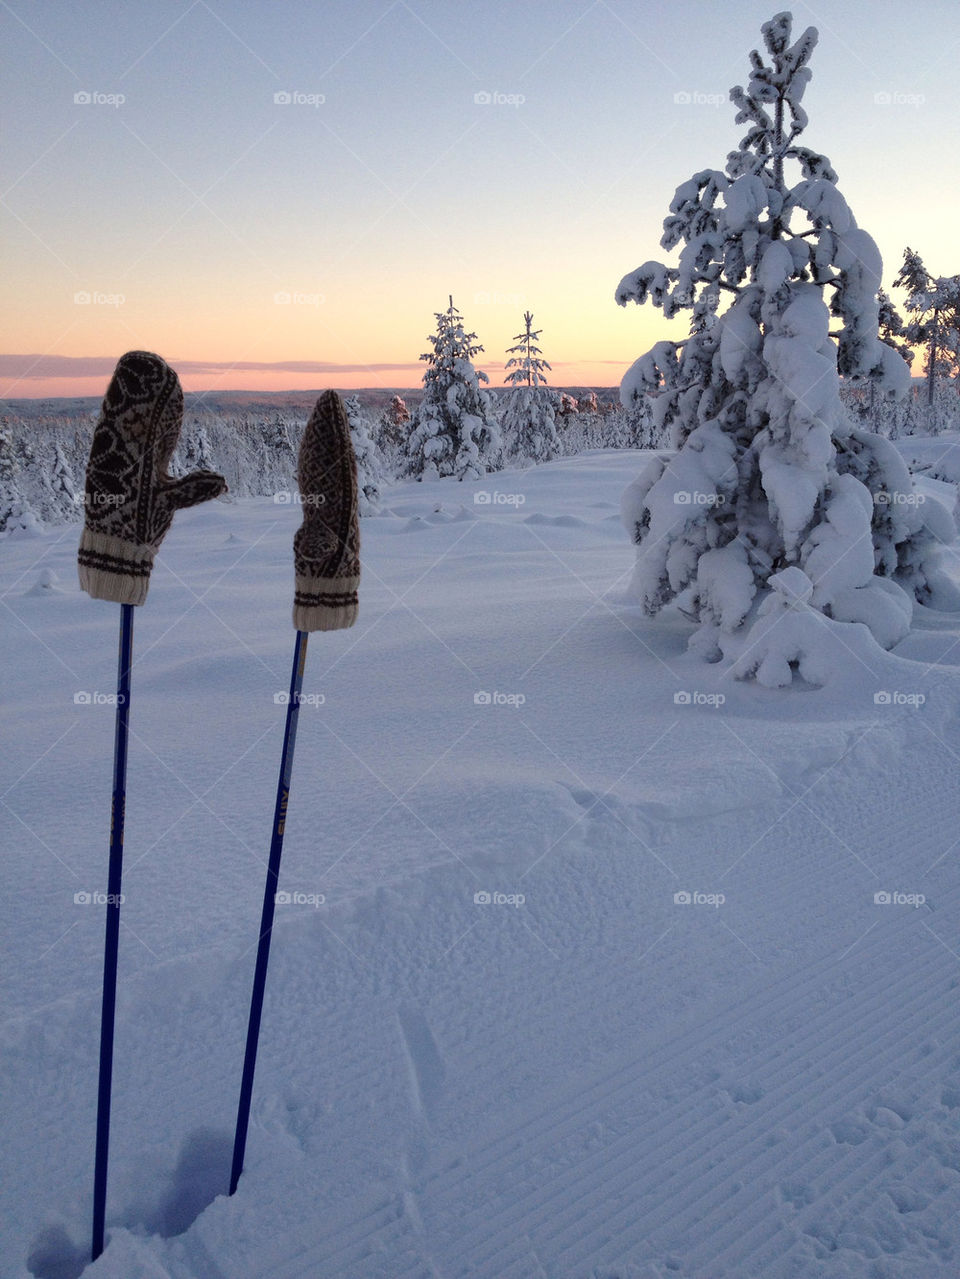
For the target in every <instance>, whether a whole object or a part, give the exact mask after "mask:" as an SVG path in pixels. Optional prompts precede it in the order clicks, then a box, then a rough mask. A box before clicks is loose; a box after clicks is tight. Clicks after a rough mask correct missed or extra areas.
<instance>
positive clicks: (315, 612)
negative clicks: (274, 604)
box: [293, 573, 360, 631]
mask: <svg viewBox="0 0 960 1279" xmlns="http://www.w3.org/2000/svg"><path fill="white" fill-rule="evenodd" d="M359 585H360V575H359V574H357V576H356V577H305V576H301V574H300V573H297V575H296V592H295V594H294V597H293V624H294V626H295V627H296V629H297V630H298V631H340V630H344V629H345V628H346V627H348V626H352V625H353V624H354V622H355V621H356V620H357V588H358V587H359Z"/></svg>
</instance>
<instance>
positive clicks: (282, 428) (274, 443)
mask: <svg viewBox="0 0 960 1279" xmlns="http://www.w3.org/2000/svg"><path fill="white" fill-rule="evenodd" d="M264 438H265V440H266V445H267V448H268V449H269V450H270V452H271V453H273V455H274V457H275V458H276V459H277V460H278V461H283V462H284V463H292V461H293V457H294V448H293V440H292V439H291V436H290V424H289V423H288V421H287V419H286V417H285V415H284V414H283V413H281V412H280V411H279V410H277V411H275V412H274V413H273V414H271V416H270V417H269V418H267V421H266V423H265V424H264Z"/></svg>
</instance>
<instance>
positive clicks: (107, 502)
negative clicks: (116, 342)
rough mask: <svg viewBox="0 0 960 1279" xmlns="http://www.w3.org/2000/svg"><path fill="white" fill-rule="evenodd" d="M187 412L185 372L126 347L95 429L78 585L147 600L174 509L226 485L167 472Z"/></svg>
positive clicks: (109, 596)
mask: <svg viewBox="0 0 960 1279" xmlns="http://www.w3.org/2000/svg"><path fill="white" fill-rule="evenodd" d="M182 418H183V390H182V389H181V386H180V379H179V378H178V377H177V375H176V373H174V371H173V369H171V368H170V366H169V365H168V364H166V363H165V362H164V361H163V360H161V358H160V356H159V355H152V354H151V353H150V352H149V351H128V352H127V354H126V355H123V356H121V357H120V360H119V361H118V363H117V367H116V369H115V370H114V374H113V377H112V378H111V380H110V385H109V386H108V387H107V394H106V396H105V397H104V401H103V407H102V408H101V410H100V419H99V421H98V422H97V425H96V427H95V428H94V432H93V444H92V446H91V448H90V461H89V462H88V464H87V485H86V501H85V520H84V528H83V536H82V537H81V539H80V551H79V555H78V557H77V558H78V561H79V571H80V585H81V586H82V587H83V589H84V590H85V591H86V592H87V593H88V594H89V595H92V596H93V598H94V599H98V600H114V601H115V602H116V603H118V604H142V603H143V601H144V600H145V599H146V598H147V588H148V586H149V585H150V570H151V569H152V568H153V557H154V556H155V555H156V553H157V549H158V548H159V546H160V543H161V542H162V541H163V539H164V536H165V535H166V532H167V529H169V527H170V525H171V523H172V522H173V516H174V513H175V512H176V511H178V510H180V508H181V507H185V506H196V504H197V503H198V502H206V501H207V500H208V499H209V498H212V497H219V495H220V494H221V493H224V492H226V488H227V485H226V481H225V480H224V478H223V476H222V475H215V474H214V472H213V471H195V472H194V473H193V474H192V475H187V476H184V478H183V479H179V480H175V479H172V478H171V477H170V476H169V475H168V473H167V467H168V466H169V464H170V458H171V457H172V456H173V450H174V449H175V448H176V446H177V438H178V436H179V434H180V425H181V421H182Z"/></svg>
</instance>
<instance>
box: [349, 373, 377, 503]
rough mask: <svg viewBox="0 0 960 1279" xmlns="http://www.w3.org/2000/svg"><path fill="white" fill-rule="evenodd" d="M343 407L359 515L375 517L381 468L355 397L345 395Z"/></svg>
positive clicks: (366, 422) (357, 399)
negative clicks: (354, 463)
mask: <svg viewBox="0 0 960 1279" xmlns="http://www.w3.org/2000/svg"><path fill="white" fill-rule="evenodd" d="M343 407H344V408H345V409H346V411H347V422H348V423H349V426H350V440H351V442H352V444H353V452H354V454H355V456H356V459H357V486H358V489H359V510H360V514H361V515H376V513H377V511H378V510H379V509H380V486H381V485H382V483H383V468H382V467H381V464H380V458H379V456H378V454H377V450H376V447H375V446H374V443H373V440H371V438H370V429H369V427H370V424H369V422H368V419H367V416H366V414H365V413H364V411H363V409H362V408H361V407H360V397H359V395H351V396H348V397H347V398H346V399H345V400H344V402H343Z"/></svg>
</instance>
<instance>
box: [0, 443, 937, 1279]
mask: <svg viewBox="0 0 960 1279" xmlns="http://www.w3.org/2000/svg"><path fill="white" fill-rule="evenodd" d="M650 460H651V459H650V455H649V454H639V453H633V454H631V453H625V452H609V453H593V454H587V455H584V456H581V457H577V458H567V459H563V460H559V461H555V462H552V463H549V464H548V465H545V466H541V467H537V468H535V469H532V470H526V471H522V472H520V471H503V472H498V473H497V474H496V475H495V476H490V475H488V476H486V477H485V478H484V479H483V480H482V481H479V482H474V481H470V480H464V481H463V482H462V483H458V482H457V481H456V480H454V479H447V480H440V481H436V480H434V481H427V480H425V481H424V482H422V483H419V484H412V483H411V484H398V485H395V486H393V487H391V488H390V489H389V490H387V492H386V494H385V495H384V499H383V507H382V510H381V513H380V514H378V515H374V516H371V517H369V518H367V519H365V520H364V523H363V563H364V578H363V582H362V585H361V612H360V620H359V621H358V623H357V626H356V627H355V628H354V629H353V630H351V631H345V632H333V633H330V634H328V635H324V636H322V637H314V638H313V639H312V640H311V644H310V650H309V656H308V660H307V669H306V678H305V682H304V692H305V693H306V694H308V695H309V694H311V693H312V694H317V695H319V694H322V695H323V697H324V699H325V700H324V701H323V703H322V704H320V703H316V704H305V705H304V707H303V709H302V711H301V715H300V729H299V735H298V742H297V759H296V763H295V768H294V775H293V789H292V794H291V801H290V810H289V817H288V823H287V833H286V845H285V850H284V861H283V867H282V870H281V880H282V887H283V888H284V889H285V890H287V891H289V892H291V893H296V892H299V893H301V894H303V896H304V898H305V899H309V898H310V897H313V898H316V897H317V896H318V895H320V894H322V895H323V897H324V901H323V902H322V903H321V904H312V903H311V902H310V901H309V900H304V902H302V903H301V904H295V903H291V904H289V905H284V906H282V907H278V919H277V925H276V929H275V933H274V938H273V949H272V956H271V966H270V973H269V978H268V983H267V997H266V1006H265V1013H264V1023H263V1029H262V1035H261V1048H260V1057H259V1063H258V1070H257V1079H256V1086H255V1092H254V1105H253V1116H252V1122H251V1129H250V1138H249V1142H248V1148H247V1164H246V1171H245V1172H244V1175H243V1177H242V1179H241V1181H240V1186H239V1189H238V1191H237V1194H236V1195H235V1196H234V1197H233V1198H232V1199H231V1198H227V1197H226V1196H225V1194H224V1193H223V1192H224V1190H225V1182H226V1178H227V1173H228V1166H229V1158H228V1155H229V1147H230V1140H231V1137H232V1127H233V1122H234V1118H235V1111H236V1100H237V1090H238V1088H239V1072H240V1064H241V1059H242V1050H243V1036H244V1033H245V1024H246V1013H247V1007H248V1000H249V995H250V985H251V981H252V971H253V956H254V948H255V940H256V934H257V923H258V919H259V910H260V898H261V893H262V887H263V875H264V858H265V856H266V851H267V843H268V836H269V825H270V815H271V813H272V804H273V792H274V787H275V784H276V769H277V766H278V763H279V751H280V739H281V734H282V727H283V715H282V708H280V707H278V706H277V705H276V704H275V702H274V695H275V693H276V692H277V691H279V690H282V689H285V688H286V686H287V679H288V675H289V662H290V657H291V653H292V647H293V643H292V641H293V634H292V631H291V629H290V626H289V621H288V617H289V603H290V592H291V590H292V574H293V566H292V557H291V550H290V544H291V539H292V536H293V532H294V529H295V527H296V525H297V524H298V522H299V519H298V515H297V512H296V510H295V509H294V508H293V507H292V506H283V507H277V506H276V505H275V504H274V503H273V502H272V501H271V500H270V499H268V498H267V499H249V500H243V501H240V502H237V503H234V504H226V503H211V504H209V506H207V507H202V508H197V509H196V510H193V511H187V512H183V513H182V514H181V515H180V516H178V520H177V522H176V523H175V524H174V527H173V529H172V530H171V532H170V534H169V535H168V537H167V539H166V541H165V543H164V546H163V549H162V554H161V556H160V560H159V562H158V564H157V567H156V569H155V571H154V578H153V582H152V584H151V590H150V598H149V601H148V603H147V605H146V606H145V607H144V608H142V609H138V610H137V613H136V636H135V652H136V655H137V663H136V666H135V669H134V673H133V700H132V705H131V726H132V729H133V737H132V739H131V745H130V777H129V789H128V803H127V831H126V843H125V852H126V865H125V877H124V891H125V893H126V894H127V896H126V901H125V903H124V906H123V915H122V918H123V926H122V928H121V947H120V989H119V1007H118V1023H117V1043H116V1072H115V1082H114V1102H113V1127H112V1148H111V1167H110V1184H109V1197H108V1247H107V1249H106V1252H105V1253H104V1255H103V1257H102V1258H101V1259H100V1260H99V1262H97V1264H96V1265H94V1266H91V1267H89V1268H88V1270H87V1271H86V1274H87V1275H88V1276H90V1279H265V1277H267V1276H269V1279H318V1277H320V1276H323V1277H324V1279H326V1277H327V1276H331V1277H332V1276H338V1277H339V1276H345V1277H347V1279H373V1277H378V1279H388V1277H389V1279H404V1277H406V1279H415V1277H419V1276H426V1275H443V1276H444V1279H453V1277H460V1276H464V1277H465V1276H467V1275H471V1276H473V1277H474V1279H482V1277H486V1279H519V1277H521V1276H522V1277H524V1279H527V1277H532V1276H535V1275H538V1276H543V1275H550V1276H557V1277H558V1279H581V1277H582V1279H587V1276H591V1275H593V1274H595V1273H596V1274H602V1275H604V1276H611V1275H617V1276H628V1275H629V1276H642V1277H643V1279H648V1277H649V1279H653V1277H659V1279H667V1276H674V1277H676V1279H707V1277H709V1279H721V1277H725V1279H754V1277H756V1279H760V1277H762V1279H787V1277H788V1276H789V1277H791V1279H796V1277H798V1276H800V1277H802V1279H807V1277H809V1279H813V1277H814V1276H816V1277H817V1279H878V1276H881V1275H882V1276H883V1277H884V1279H917V1277H918V1276H920V1275H922V1276H923V1279H954V1277H955V1275H956V1273H957V1258H958V1256H960V1251H958V1250H960V1172H958V1168H960V1067H958V1063H960V1043H958V1037H957V1019H956V992H957V989H958V985H960V970H958V967H957V958H956V953H957V951H958V949H960V925H958V922H957V921H958V918H960V916H958V907H960V883H958V875H957V863H956V857H955V852H954V844H955V840H956V811H955V809H956V754H957V752H958V751H960V714H958V712H960V668H958V667H957V666H954V665H952V664H951V663H953V662H955V661H956V655H957V653H958V652H960V629H958V625H957V620H956V619H955V618H954V619H951V618H949V617H947V616H946V615H945V614H937V613H935V612H934V611H933V610H919V616H918V619H917V622H916V623H915V629H914V631H913V633H912V634H911V636H910V638H909V640H908V641H905V642H904V645H903V646H901V648H900V649H898V650H897V651H895V652H893V653H886V652H883V651H882V650H881V649H880V648H879V647H878V646H877V644H876V643H875V642H874V641H873V640H872V639H871V637H870V635H869V632H868V630H867V628H866V626H862V625H860V626H849V625H841V624H839V623H837V622H833V621H831V620H830V619H829V618H826V617H824V616H822V615H821V614H820V613H818V612H816V611H815V610H814V609H811V608H810V606H809V605H808V604H807V603H805V602H804V601H805V599H807V598H809V591H810V590H811V589H812V583H810V582H809V579H807V581H806V582H804V581H803V580H801V579H802V578H803V577H805V574H803V572H802V570H801V569H800V568H796V567H793V568H790V569H787V570H784V571H781V572H780V573H777V574H774V575H773V576H772V577H771V579H770V582H771V587H772V589H771V590H770V592H769V593H768V594H767V596H766V600H769V601H773V603H771V604H770V605H769V607H767V609H766V611H765V612H764V613H763V615H762V616H759V617H757V618H755V619H753V625H754V627H756V626H758V625H761V624H762V626H763V628H764V629H763V632H762V633H761V632H760V631H757V630H753V631H751V632H750V634H749V635H747V634H744V633H743V632H742V631H741V632H740V633H738V635H737V636H729V637H728V640H729V643H730V644H733V645H740V646H741V652H740V655H741V656H742V657H743V660H744V662H745V664H747V665H749V663H750V662H752V661H755V660H758V659H759V661H760V662H761V665H762V667H763V676H762V679H761V681H760V682H759V683H757V682H744V681H740V680H736V679H734V678H732V677H731V672H730V668H729V666H727V665H716V666H708V665H705V664H704V663H703V662H702V661H700V660H699V659H698V658H696V657H694V656H692V655H690V654H689V653H688V652H687V651H686V644H687V638H688V636H689V633H690V630H691V625H690V623H688V622H687V620H686V619H685V618H683V617H682V616H681V615H679V614H678V613H676V612H675V611H674V612H670V611H669V610H668V611H665V612H664V613H663V614H662V615H661V616H660V617H658V618H657V619H655V620H653V621H651V620H649V619H646V618H644V617H642V616H641V615H640V612H639V610H638V609H637V608H635V607H633V606H631V605H629V604H626V603H623V602H621V596H622V592H623V590H624V587H625V584H626V581H627V579H628V577H629V575H630V573H631V571H632V568H633V560H634V552H635V548H634V547H633V546H632V545H631V544H630V541H629V540H628V539H627V538H625V537H624V535H623V532H622V530H621V528H620V525H619V517H618V515H617V505H618V503H619V500H620V496H621V490H622V488H623V475H624V471H625V470H627V471H631V472H640V471H642V470H643V468H644V467H645V466H646V465H647V464H648V463H649V462H650ZM666 460H669V459H664V461H666ZM664 461H661V462H660V463H658V464H655V465H657V466H660V467H661V468H662V466H663V464H664ZM493 489H496V490H497V491H498V492H499V493H501V494H507V495H512V496H513V497H514V498H516V497H523V499H524V500H523V502H522V503H519V502H516V501H514V502H513V503H510V504H508V503H506V502H493V501H491V502H489V503H481V504H477V503H474V501H473V498H474V495H475V494H476V493H478V492H480V491H481V490H486V491H491V490H493ZM714 491H715V490H714ZM77 537H78V528H77V527H76V526H68V527H65V528H59V529H56V530H53V531H49V532H45V533H39V534H35V535H34V536H19V535H15V536H13V537H11V538H9V539H6V540H5V541H4V542H3V543H2V545H0V595H2V602H3V605H4V616H5V618H6V623H5V625H4V627H3V631H2V634H0V644H2V651H0V661H2V664H3V665H2V668H3V671H4V677H5V679H4V683H5V699H4V729H5V736H4V740H5V742H7V743H10V746H9V748H8V749H7V750H6V751H5V752H4V755H3V760H2V765H3V786H2V791H3V792H4V793H5V801H4V805H3V806H2V807H0V831H2V839H3V845H2V846H3V849H4V855H5V862H6V866H7V891H6V893H5V894H4V896H3V899H2V903H0V910H2V921H0V922H2V929H3V937H4V952H5V953H4V962H3V966H2V980H3V984H4V998H5V1004H6V1009H7V1020H6V1021H5V1023H4V1026H3V1032H2V1033H3V1046H2V1053H0V1061H2V1065H0V1078H2V1092H3V1097H4V1102H5V1104H4V1106H3V1109H2V1115H3V1118H2V1121H0V1122H2V1124H3V1129H2V1133H0V1142H2V1145H3V1149H4V1154H5V1158H6V1162H7V1167H8V1169H10V1170H12V1175H8V1177H7V1178H6V1181H5V1185H4V1189H3V1215H4V1224H3V1229H2V1232H0V1234H2V1243H0V1272H2V1274H3V1275H4V1279H28V1276H29V1275H30V1273H31V1270H30V1269H29V1268H28V1266H27V1260H28V1258H29V1259H30V1261H31V1266H32V1269H33V1273H34V1274H35V1275H38V1276H40V1277H41V1279H53V1276H54V1275H76V1274H78V1273H79V1271H80V1268H81V1266H82V1262H83V1250H84V1248H85V1247H86V1244H87V1240H88V1235H89V1216H90V1195H91V1180H92V1152H93V1133H94V1115H95V1101H96V1065H97V1043H98V1026H99V980H100V964H101V959H102V941H103V937H102V926H103V911H102V907H98V906H97V905H94V904H92V903H91V904H75V903H74V894H75V893H77V892H93V891H104V890H105V882H104V881H105V873H106V842H107V825H108V811H107V810H108V807H109V793H110V756H111V747H112V733H113V716H112V708H111V707H110V706H109V705H105V704H98V703H97V702H95V701H91V703H90V704H77V703H75V701H74V697H75V694H76V693H77V692H78V691H81V690H83V691H86V692H89V693H91V694H93V693H95V692H97V691H99V692H102V693H108V692H109V691H110V690H111V688H112V687H113V684H114V680H115V674H116V625H117V611H116V609H114V608H113V607H111V606H110V605H106V604H103V603H101V602H97V601H93V600H90V599H88V598H87V597H85V596H83V595H82V594H81V593H80V591H79V589H78V588H77V586H76V576H75V551H76V542H77ZM735 555H736V552H735V551H730V552H729V553H728V554H726V555H725V557H724V558H725V559H726V560H727V561H728V564H727V567H726V568H724V567H723V561H722V560H721V559H719V558H718V557H717V556H716V554H715V552H713V551H710V550H707V551H705V553H704V554H703V555H702V556H701V557H700V560H699V564H700V568H701V571H702V572H703V573H704V574H707V573H708V572H713V568H714V566H719V567H718V568H717V570H716V571H717V574H718V575H719V574H724V575H725V574H727V573H728V572H729V573H731V574H735V571H736V570H735ZM950 568H951V569H952V571H953V572H954V573H956V563H955V562H952V563H951V564H950ZM38 584H39V585H40V586H41V589H40V590H39V591H35V590H34V587H35V586H37V585H38ZM758 607H762V605H759V606H758ZM814 628H815V632H814V633H816V634H817V635H820V636H825V637H826V638H825V641H824V640H823V639H821V640H819V641H818V648H817V652H818V656H817V658H816V659H810V664H809V665H807V664H805V660H806V659H805V658H804V657H803V650H804V646H805V644H806V643H807V642H808V639H809V636H808V634H807V632H811V631H813V630H814ZM928 642H929V643H928ZM751 644H753V645H754V646H755V647H754V650H753V652H751V651H749V646H750V645H751ZM914 645H916V646H918V649H922V650H923V651H922V652H920V651H918V652H917V656H916V660H913V659H912V658H911V657H909V656H903V655H900V654H911V653H912V652H913V651H914V649H913V647H912V646H914ZM931 645H939V646H940V649H939V651H940V652H941V653H942V656H940V657H933V656H931V654H930V651H929V649H930V646H931ZM761 649H762V650H763V652H762V654H761V653H760V652H759V650H761ZM791 652H793V653H795V654H799V655H800V656H799V659H798V660H799V661H800V675H801V676H802V677H803V678H804V679H806V678H807V677H809V680H808V682H806V683H801V682H800V681H799V680H798V679H797V678H796V677H795V676H794V677H793V683H792V686H791V687H789V688H784V689H779V690H777V691H772V690H771V689H770V688H769V687H765V685H769V684H776V683H781V682H785V680H784V671H783V662H784V661H786V662H787V667H788V671H787V674H788V675H789V674H790V672H789V660H790V653H791ZM731 656H732V653H731ZM827 667H828V668H829V669H825V668H827ZM821 676H825V677H826V679H827V684H826V687H825V688H823V689H822V690H819V691H817V690H815V689H813V688H812V687H811V685H812V684H813V683H814V682H817V681H819V679H820V677H821ZM478 692H487V693H489V694H490V696H491V700H490V702H489V703H485V704H478V703H477V702H475V700H474V698H475V695H476V694H477V693H478ZM495 694H496V695H498V696H497V697H496V698H495V697H494V695H495ZM520 696H522V697H523V698H524V699H525V700H524V701H523V702H522V703H521V702H519V701H518V700H517V699H518V697H520ZM505 698H512V699H513V700H512V701H508V700H504V699H505ZM877 698H879V699H880V700H879V701H877V700H875V699H877ZM721 699H722V700H721ZM911 699H912V700H911ZM920 699H923V700H920ZM478 893H487V894H490V895H491V897H492V896H493V894H497V893H499V894H502V895H503V898H504V899H509V898H513V899H514V900H513V901H512V902H509V901H507V900H499V899H498V900H491V901H490V902H483V901H481V902H479V903H478V902H475V900H474V898H475V895H476V894H478ZM878 893H879V894H884V893H886V894H887V895H888V896H890V897H891V900H890V903H889V904H876V903H875V900H874V896H875V894H878ZM675 894H680V895H681V898H680V901H678V902H675V900H674V895H675ZM684 894H686V895H687V896H688V897H689V899H690V900H689V901H685V900H684V897H683V895H684ZM894 894H899V895H900V896H901V897H903V898H910V897H912V898H914V899H916V898H917V897H918V896H922V897H923V899H924V900H923V902H922V903H915V902H908V901H904V902H902V903H901V902H900V901H899V898H895V897H893V896H892V895H894ZM520 895H522V896H523V898H524V901H523V902H522V903H518V902H517V901H516V899H517V897H518V896H520ZM719 896H722V897H723V899H724V900H723V902H722V903H720V902H718V901H717V898H718V897H719ZM71 1258H73V1259H74V1263H75V1264H72V1263H71Z"/></svg>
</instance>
